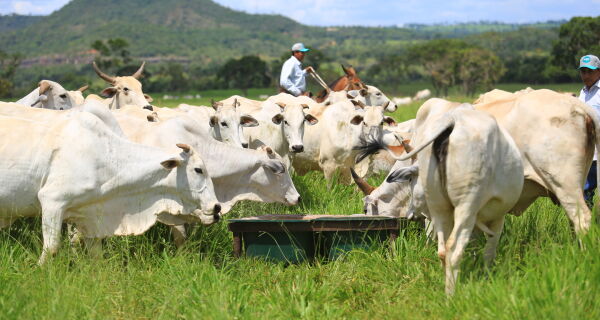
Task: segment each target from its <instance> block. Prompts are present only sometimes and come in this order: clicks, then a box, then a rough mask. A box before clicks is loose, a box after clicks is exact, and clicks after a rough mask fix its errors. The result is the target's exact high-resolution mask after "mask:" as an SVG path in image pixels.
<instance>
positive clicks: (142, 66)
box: [131, 61, 146, 79]
mask: <svg viewBox="0 0 600 320" xmlns="http://www.w3.org/2000/svg"><path fill="white" fill-rule="evenodd" d="M145 65H146V61H143V62H142V65H141V66H140V68H139V69H138V71H136V72H135V73H134V74H132V75H131V76H132V77H134V78H136V79H139V78H140V77H141V76H142V73H143V72H144V66H145Z"/></svg>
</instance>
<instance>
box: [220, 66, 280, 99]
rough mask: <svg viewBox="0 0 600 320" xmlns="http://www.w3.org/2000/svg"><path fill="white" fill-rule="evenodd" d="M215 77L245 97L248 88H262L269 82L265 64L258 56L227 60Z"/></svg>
mask: <svg viewBox="0 0 600 320" xmlns="http://www.w3.org/2000/svg"><path fill="white" fill-rule="evenodd" d="M217 77H218V78H219V79H220V80H221V81H223V82H224V83H225V85H226V86H227V87H228V88H232V89H233V88H236V89H241V90H242V92H243V93H244V95H245V96H246V95H248V89H249V88H253V87H254V88H264V87H267V86H268V85H269V83H270V81H271V78H270V77H269V75H268V74H267V63H266V62H264V61H263V60H261V59H260V58H259V57H258V56H243V57H241V58H240V59H229V60H228V61H227V62H226V63H225V64H224V65H223V66H222V67H221V68H220V69H219V71H218V73H217Z"/></svg>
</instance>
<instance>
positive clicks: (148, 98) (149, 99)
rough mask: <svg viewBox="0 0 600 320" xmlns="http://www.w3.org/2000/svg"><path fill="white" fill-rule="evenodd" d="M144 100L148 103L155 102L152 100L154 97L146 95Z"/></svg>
mask: <svg viewBox="0 0 600 320" xmlns="http://www.w3.org/2000/svg"><path fill="white" fill-rule="evenodd" d="M144 98H146V101H148V102H152V101H154V99H152V97H151V96H149V95H147V94H144Z"/></svg>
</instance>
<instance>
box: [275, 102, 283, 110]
mask: <svg viewBox="0 0 600 320" xmlns="http://www.w3.org/2000/svg"><path fill="white" fill-rule="evenodd" d="M275 104H276V105H278V106H279V108H281V111H283V110H284V109H285V103H283V102H275Z"/></svg>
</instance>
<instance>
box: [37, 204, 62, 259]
mask: <svg viewBox="0 0 600 320" xmlns="http://www.w3.org/2000/svg"><path fill="white" fill-rule="evenodd" d="M63 215H64V210H63V208H62V207H61V206H60V205H56V204H52V205H44V204H42V237H43V238H44V244H43V247H42V255H41V256H40V259H39V260H38V265H42V264H44V263H45V262H46V260H47V259H48V256H49V255H50V256H51V255H54V254H56V252H57V251H58V248H59V246H60V231H61V228H62V222H63Z"/></svg>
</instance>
